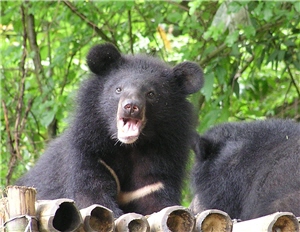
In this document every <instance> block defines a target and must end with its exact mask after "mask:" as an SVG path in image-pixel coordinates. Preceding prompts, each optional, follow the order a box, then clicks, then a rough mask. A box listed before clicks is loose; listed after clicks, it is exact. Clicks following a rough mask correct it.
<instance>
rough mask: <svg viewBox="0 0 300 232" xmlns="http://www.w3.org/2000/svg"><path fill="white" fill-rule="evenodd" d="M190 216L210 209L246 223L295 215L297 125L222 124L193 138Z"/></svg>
mask: <svg viewBox="0 0 300 232" xmlns="http://www.w3.org/2000/svg"><path fill="white" fill-rule="evenodd" d="M198 142H199V143H198V146H196V147H195V150H196V153H197V157H196V163H195V166H194V169H193V188H194V190H195V197H194V199H193V202H192V204H191V206H190V208H191V209H192V211H193V212H194V213H199V212H201V211H203V210H205V209H211V208H216V209H220V210H223V211H225V212H227V213H228V214H229V215H230V216H231V218H236V219H242V220H248V219H253V218H257V217H260V216H264V215H268V214H271V213H274V212H277V211H288V212H293V213H294V214H295V215H296V216H300V124H299V123H296V122H293V121H292V120H280V119H272V120H265V121H255V122H246V123H245V122H240V123H225V124H223V125H218V126H215V127H213V128H212V129H210V130H209V131H208V132H206V133H205V134H204V135H203V136H200V137H199V141H198Z"/></svg>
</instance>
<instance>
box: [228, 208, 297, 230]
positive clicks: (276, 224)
mask: <svg viewBox="0 0 300 232" xmlns="http://www.w3.org/2000/svg"><path fill="white" fill-rule="evenodd" d="M240 231H243V232H250V231H251V232H254V231H255V232H256V231H259V232H274V231H276V232H277V231H280V232H299V222H298V220H297V218H296V217H295V216H294V215H293V214H292V213H289V212H277V213H274V214H270V215H267V216H264V217H260V218H255V219H252V220H248V221H242V222H238V223H235V224H233V232H240Z"/></svg>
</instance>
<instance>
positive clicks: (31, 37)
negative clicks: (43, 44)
mask: <svg viewBox="0 0 300 232" xmlns="http://www.w3.org/2000/svg"><path fill="white" fill-rule="evenodd" d="M24 10H25V9H24ZM26 13H27V12H26ZM26 29H27V35H28V41H29V44H30V48H31V50H32V51H33V52H34V57H33V63H34V68H35V74H36V78H37V81H38V85H39V90H40V92H41V93H42V92H43V88H42V81H41V80H44V79H45V76H44V70H43V66H42V63H41V55H40V49H39V46H38V44H37V40H36V32H35V23H34V15H33V14H28V15H27V28H26Z"/></svg>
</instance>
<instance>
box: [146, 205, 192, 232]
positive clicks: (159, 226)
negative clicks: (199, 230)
mask: <svg viewBox="0 0 300 232" xmlns="http://www.w3.org/2000/svg"><path fill="white" fill-rule="evenodd" d="M148 222H149V224H150V230H151V232H154V231H155V232H159V231H161V232H163V231H172V232H191V231H193V228H194V224H195V220H194V216H193V215H192V213H191V212H190V211H189V210H188V209H186V208H184V207H182V206H171V207H167V208H164V209H162V210H161V211H159V212H157V213H153V214H151V215H150V216H149V217H148Z"/></svg>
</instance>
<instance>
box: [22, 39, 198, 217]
mask: <svg viewBox="0 0 300 232" xmlns="http://www.w3.org/2000/svg"><path fill="white" fill-rule="evenodd" d="M87 64H88V66H89V68H90V70H91V71H92V75H91V77H90V78H89V79H87V80H86V81H85V82H84V83H83V85H82V86H81V88H80V90H79V97H78V108H77V110H76V113H75V115H74V119H73V121H72V123H71V125H70V127H69V128H68V129H67V130H66V131H65V132H64V133H63V134H62V135H61V136H60V137H59V138H57V139H55V140H54V141H52V142H51V143H50V144H49V146H48V148H47V150H46V152H45V154H43V155H42V156H41V158H40V159H39V161H38V162H37V164H36V165H35V167H33V168H32V169H31V170H30V171H29V172H28V173H27V174H26V175H25V176H24V177H22V178H21V179H20V180H19V181H18V182H17V184H18V185H27V186H33V187H35V188H37V197H38V199H56V198H62V197H64V198H71V199H74V200H75V201H76V204H77V205H78V207H79V208H83V207H87V206H89V205H91V204H96V203H97V204H101V205H104V206H106V207H108V208H110V209H111V210H113V211H114V213H115V215H116V216H119V215H121V214H122V213H126V212H137V213H141V214H151V213H153V212H155V211H159V210H161V209H162V208H164V207H167V206H171V205H176V204H179V203H180V198H181V187H182V180H183V177H184V173H185V166H186V162H187V160H188V154H189V149H190V146H191V140H192V134H193V133H194V127H195V124H196V117H195V115H194V113H193V108H192V105H191V104H190V103H189V102H188V100H187V99H186V97H187V95H189V94H191V93H194V92H196V91H198V90H199V89H200V88H201V86H202V84H203V72H202V70H201V69H200V67H199V66H198V65H196V64H195V63H192V62H183V63H180V64H178V65H177V66H175V67H173V68H172V67H170V66H168V65H166V64H165V63H164V62H161V61H159V60H158V59H155V58H153V57H148V56H144V55H137V56H130V55H122V54H120V53H119V51H118V50H117V49H116V48H115V47H114V46H113V45H111V44H104V45H97V46H95V47H93V48H92V49H91V50H90V51H89V54H88V55H87Z"/></svg>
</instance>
